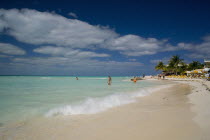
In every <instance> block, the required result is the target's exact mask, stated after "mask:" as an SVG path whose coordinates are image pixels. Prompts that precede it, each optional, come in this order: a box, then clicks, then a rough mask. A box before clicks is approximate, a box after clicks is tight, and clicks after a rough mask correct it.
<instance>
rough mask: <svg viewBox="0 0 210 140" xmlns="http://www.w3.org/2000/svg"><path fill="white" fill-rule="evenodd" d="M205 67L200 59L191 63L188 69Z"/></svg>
mask: <svg viewBox="0 0 210 140" xmlns="http://www.w3.org/2000/svg"><path fill="white" fill-rule="evenodd" d="M203 67H204V65H203V64H201V63H200V62H198V61H193V62H192V63H190V64H189V66H188V70H195V69H202V68H203Z"/></svg>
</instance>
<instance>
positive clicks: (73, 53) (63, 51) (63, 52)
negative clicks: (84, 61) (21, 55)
mask: <svg viewBox="0 0 210 140" xmlns="http://www.w3.org/2000/svg"><path fill="white" fill-rule="evenodd" d="M33 51H34V52H36V53H42V54H50V55H54V56H66V57H74V58H77V57H79V58H86V57H87V58H90V57H108V56H109V55H108V54H104V53H95V52H90V51H81V50H73V49H71V48H65V47H53V46H42V47H39V48H36V49H34V50H33Z"/></svg>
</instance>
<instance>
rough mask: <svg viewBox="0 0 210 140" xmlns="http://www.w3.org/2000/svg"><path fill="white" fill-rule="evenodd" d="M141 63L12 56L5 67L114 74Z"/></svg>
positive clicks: (136, 67) (133, 67) (67, 72)
mask: <svg viewBox="0 0 210 140" xmlns="http://www.w3.org/2000/svg"><path fill="white" fill-rule="evenodd" d="M142 65H143V64H141V63H139V62H118V61H98V60H93V59H83V60H82V61H81V60H80V59H76V58H67V57H32V58H13V59H12V62H11V63H10V64H8V65H6V66H7V67H10V68H13V69H15V70H18V69H20V70H21V69H23V68H24V69H25V68H28V69H29V71H34V68H36V71H34V72H35V73H38V72H40V71H41V73H42V74H43V73H46V72H48V74H49V73H52V71H54V73H55V74H56V73H57V74H58V73H62V74H78V73H80V74H82V75H84V74H87V75H89V74H92V75H107V74H109V73H110V72H111V73H112V74H113V72H114V73H115V75H119V74H120V73H122V74H123V72H128V71H131V72H133V71H135V70H139V69H140V67H141V66H142Z"/></svg>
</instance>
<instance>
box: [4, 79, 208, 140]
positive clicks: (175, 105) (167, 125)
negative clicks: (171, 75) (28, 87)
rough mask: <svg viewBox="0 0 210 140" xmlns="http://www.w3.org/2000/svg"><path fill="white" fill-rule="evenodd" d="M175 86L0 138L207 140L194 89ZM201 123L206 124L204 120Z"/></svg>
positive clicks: (28, 126) (32, 124) (30, 124)
mask: <svg viewBox="0 0 210 140" xmlns="http://www.w3.org/2000/svg"><path fill="white" fill-rule="evenodd" d="M166 82H168V81H166ZM169 82H171V81H169ZM173 83H176V85H174V86H173V87H171V88H166V89H160V90H159V91H156V92H154V93H152V94H150V95H148V96H144V97H141V98H138V99H137V100H138V101H137V102H135V103H130V104H126V105H122V106H119V107H114V108H111V109H109V110H107V111H105V112H101V113H97V114H91V115H75V116H57V117H51V118H50V119H49V118H48V119H43V118H39V119H35V120H34V121H33V122H26V123H25V124H22V125H19V126H16V129H13V130H12V131H11V130H10V131H5V132H4V134H3V135H2V136H1V134H0V138H1V137H2V138H3V139H4V138H5V139H7V138H11V139H23V138H25V139H61V140H62V139H77V140H83V139H93V140H94V139H110V140H112V139H113V140H117V139H120V140H124V139H125V140H127V139H133V140H135V139H157V140H159V139H172V140H173V139H174V140H175V139H179V140H182V139H183V140H186V139H196V140H197V139H203V138H204V137H206V138H207V137H208V136H209V135H208V133H207V131H208V130H210V129H209V127H208V125H207V127H204V126H201V125H200V124H199V121H196V119H195V118H196V116H197V113H198V110H201V108H199V109H197V110H196V109H192V108H195V106H197V105H195V103H194V102H195V101H194V100H193V99H194V97H192V98H191V96H194V94H195V93H194V90H193V89H192V92H191V88H190V86H192V85H190V86H189V85H187V84H188V83H186V82H185V83H177V82H173ZM177 87H179V88H177ZM195 89H196V88H195ZM190 93H191V94H190ZM196 93H197V92H196ZM196 98H197V97H196ZM198 104H199V102H198ZM199 118H201V117H199ZM206 119H207V120H209V119H208V118H206ZM198 120H199V119H198ZM207 120H205V121H207ZM200 121H201V122H203V119H202V118H201V119H200ZM203 135H204V136H203Z"/></svg>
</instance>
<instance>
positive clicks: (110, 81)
mask: <svg viewBox="0 0 210 140" xmlns="http://www.w3.org/2000/svg"><path fill="white" fill-rule="evenodd" d="M107 83H108V85H111V83H112V78H111V76H108V82H107Z"/></svg>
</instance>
